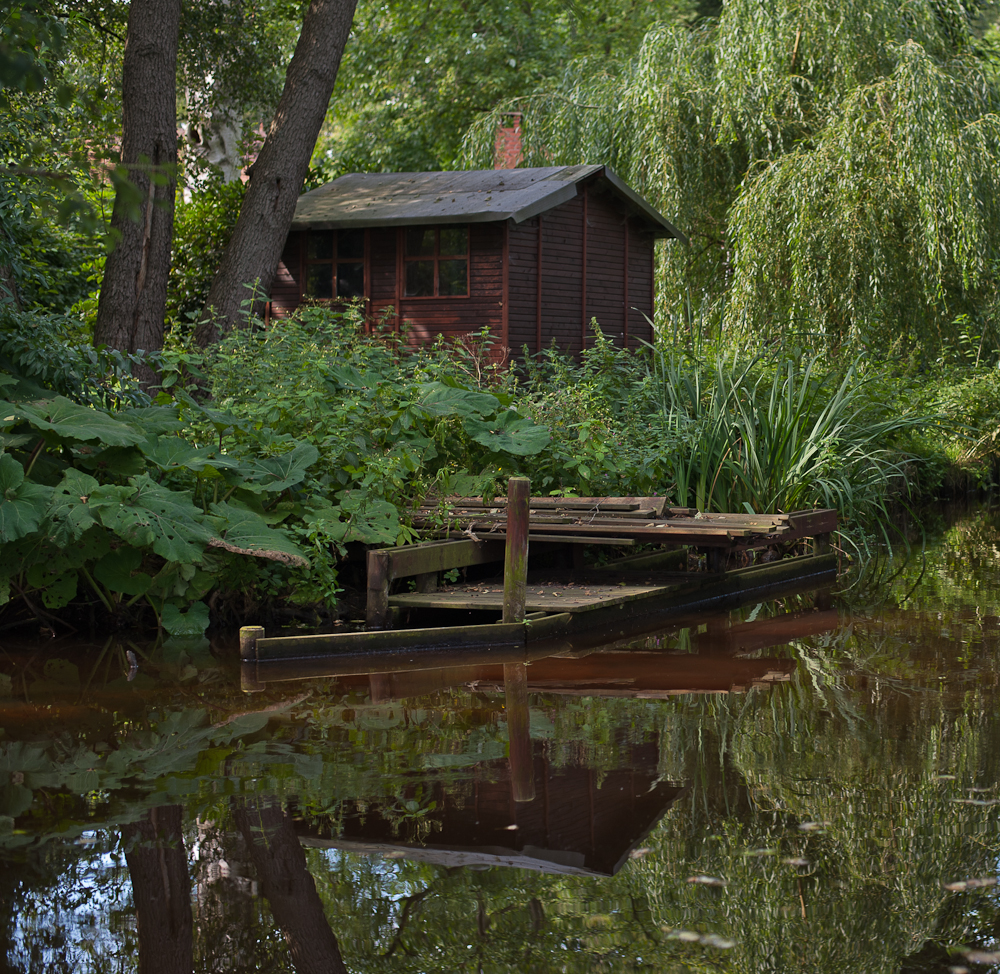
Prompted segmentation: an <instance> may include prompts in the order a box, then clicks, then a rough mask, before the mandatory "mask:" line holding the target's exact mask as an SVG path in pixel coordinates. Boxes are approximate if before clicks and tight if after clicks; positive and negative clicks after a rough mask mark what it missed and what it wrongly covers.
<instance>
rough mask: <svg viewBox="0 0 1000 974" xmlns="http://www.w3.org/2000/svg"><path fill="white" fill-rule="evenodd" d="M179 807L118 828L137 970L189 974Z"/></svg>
mask: <svg viewBox="0 0 1000 974" xmlns="http://www.w3.org/2000/svg"><path fill="white" fill-rule="evenodd" d="M181 823H182V809H181V806H180V805H165V806H161V807H160V808H154V809H152V811H150V812H148V813H147V814H146V815H145V816H144V817H143V818H141V819H140V820H139V821H138V822H134V823H132V824H131V825H125V826H122V841H123V844H124V846H125V860H126V862H128V871H129V875H130V876H131V878H132V900H133V902H134V903H135V913H136V919H137V920H138V927H139V974H191V970H192V964H193V960H192V957H193V954H192V934H193V921H192V918H191V881H190V879H189V877H188V867H187V854H186V852H185V850H184V837H183V835H182V833H181Z"/></svg>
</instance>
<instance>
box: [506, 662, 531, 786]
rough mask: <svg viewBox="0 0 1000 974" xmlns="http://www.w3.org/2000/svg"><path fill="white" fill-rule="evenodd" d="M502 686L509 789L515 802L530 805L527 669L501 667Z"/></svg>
mask: <svg viewBox="0 0 1000 974" xmlns="http://www.w3.org/2000/svg"><path fill="white" fill-rule="evenodd" d="M503 685H504V693H505V695H506V700H505V704H506V710H507V738H508V741H509V745H510V750H509V751H508V759H509V761H510V788H511V792H512V794H513V798H514V801H516V802H530V801H533V800H534V798H535V767H534V761H533V760H532V756H531V733H530V725H531V718H530V715H529V713H528V667H527V666H526V665H525V664H524V663H504V665H503Z"/></svg>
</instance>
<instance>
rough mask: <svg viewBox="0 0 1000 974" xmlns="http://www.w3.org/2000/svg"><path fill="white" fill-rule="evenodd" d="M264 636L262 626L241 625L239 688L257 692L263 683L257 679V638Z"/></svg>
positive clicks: (246, 691)
mask: <svg viewBox="0 0 1000 974" xmlns="http://www.w3.org/2000/svg"><path fill="white" fill-rule="evenodd" d="M263 638H264V627H263V626H243V627H241V629H240V689H242V690H243V692H244V693H257V692H258V691H260V690H263V689H264V684H263V683H261V682H260V681H259V680H258V679H257V640H258V639H263Z"/></svg>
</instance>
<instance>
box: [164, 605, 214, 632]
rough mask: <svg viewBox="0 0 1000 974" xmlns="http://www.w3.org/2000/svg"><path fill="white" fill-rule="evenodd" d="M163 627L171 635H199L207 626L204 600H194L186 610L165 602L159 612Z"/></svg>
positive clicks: (207, 617)
mask: <svg viewBox="0 0 1000 974" xmlns="http://www.w3.org/2000/svg"><path fill="white" fill-rule="evenodd" d="M161 619H162V621H163V628H164V629H166V630H167V632H169V633H170V635H171V636H200V635H202V633H204V631H205V630H206V629H207V628H208V622H209V613H208V606H207V605H205V603H204V602H195V603H194V604H193V605H191V606H190V608H189V609H188V610H187V612H183V611H182V610H181V609H179V608H178V607H177V606H176V605H173V604H172V603H170V602H167V604H166V605H164V606H163V612H162V614H161Z"/></svg>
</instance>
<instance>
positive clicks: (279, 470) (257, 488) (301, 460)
mask: <svg viewBox="0 0 1000 974" xmlns="http://www.w3.org/2000/svg"><path fill="white" fill-rule="evenodd" d="M318 459H319V450H317V449H316V447H314V446H313V445H312V444H311V443H299V444H298V445H297V446H296V447H295V449H294V450H291V451H290V452H288V453H284V454H282V455H281V456H280V457H273V458H271V459H269V460H257V461H256V462H255V463H253V464H252V467H251V464H250V463H248V464H247V466H248V467H251V470H252V472H250V473H249V474H248V475H247V477H246V479H245V480H244V481H243V482H242V483H241V484H240V486H241V487H243V488H245V489H246V490H251V491H253V492H254V493H255V494H257V493H260V492H261V491H268V492H273V493H278V492H279V491H282V490H286V489H287V488H288V487H294V486H295V485H296V484H300V483H302V481H303V480H304V479H305V475H306V471H307V470H308V469H309V468H310V467H311V466H312V465H313V464H314V463H315V462H316V461H317V460H318Z"/></svg>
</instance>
